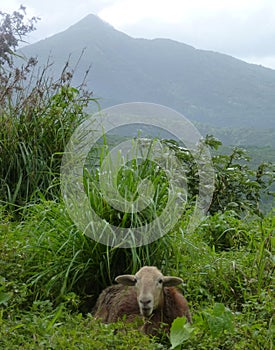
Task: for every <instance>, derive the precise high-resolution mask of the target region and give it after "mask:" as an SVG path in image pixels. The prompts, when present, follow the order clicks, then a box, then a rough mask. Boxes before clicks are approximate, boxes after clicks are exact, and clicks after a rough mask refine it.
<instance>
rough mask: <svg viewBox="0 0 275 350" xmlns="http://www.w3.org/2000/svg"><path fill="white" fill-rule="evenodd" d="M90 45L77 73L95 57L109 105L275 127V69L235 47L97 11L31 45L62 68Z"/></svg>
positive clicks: (96, 80) (93, 81)
mask: <svg viewBox="0 0 275 350" xmlns="http://www.w3.org/2000/svg"><path fill="white" fill-rule="evenodd" d="M84 48H85V51H84V53H83V56H82V58H81V60H80V63H79V64H78V68H77V70H76V81H81V79H82V78H83V75H84V73H85V71H86V70H87V68H88V67H89V66H90V65H91V71H90V76H89V80H88V87H89V88H90V89H91V90H92V91H94V96H96V97H101V100H100V104H101V106H102V107H106V106H110V105H114V104H117V103H122V102H133V101H147V102H154V103H160V104H163V105H166V106H169V107H172V108H174V109H176V110H177V111H179V112H180V113H182V114H184V115H185V116H186V117H187V118H189V119H191V120H193V121H197V122H199V123H204V124H208V125H210V126H212V127H231V128H243V127H249V128H257V129H259V128H262V129H268V128H275V70H272V69H268V68H264V67H262V66H258V65H253V64H248V63H245V62H243V61H241V60H238V59H236V58H233V57H231V56H228V55H224V54H220V53H217V52H212V51H205V50H199V49H196V48H194V47H192V46H189V45H186V44H183V43H180V42H177V41H173V40H169V39H153V40H147V39H137V38H132V37H130V36H128V35H126V34H124V33H122V32H120V31H118V30H116V29H114V28H113V27H112V26H110V25H109V24H108V23H106V22H104V21H102V20H101V19H100V18H98V17H97V16H95V15H88V16H87V17H85V18H84V19H82V20H81V21H80V22H78V23H76V24H74V25H72V26H71V27H69V28H68V29H67V30H65V31H64V32H61V33H58V34H56V35H53V36H52V37H49V38H47V39H44V40H41V41H39V42H37V43H35V44H32V45H29V46H26V47H25V48H24V49H23V51H24V54H25V55H27V56H37V57H38V59H39V62H40V64H43V63H45V62H46V61H47V60H48V58H49V56H50V59H51V61H53V62H54V74H58V73H60V71H61V69H62V67H63V66H64V63H65V62H66V61H67V59H68V57H69V56H70V62H71V65H72V66H74V64H75V63H76V62H77V61H78V59H79V56H80V55H81V52H82V51H83V49H84ZM57 72H58V73H57Z"/></svg>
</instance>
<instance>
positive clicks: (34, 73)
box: [0, 59, 95, 209]
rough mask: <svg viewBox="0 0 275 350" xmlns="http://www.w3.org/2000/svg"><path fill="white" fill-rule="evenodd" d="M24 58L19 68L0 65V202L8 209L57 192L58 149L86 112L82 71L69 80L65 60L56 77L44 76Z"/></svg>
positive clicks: (70, 71)
mask: <svg viewBox="0 0 275 350" xmlns="http://www.w3.org/2000/svg"><path fill="white" fill-rule="evenodd" d="M50 66H51V64H50V63H49V62H48V63H47V65H46V66H45V67H44V68H43V69H39V68H37V62H36V60H34V59H30V60H29V61H28V62H27V63H26V64H23V66H22V67H21V68H16V67H12V68H11V69H8V68H6V69H4V68H3V67H1V71H0V73H1V82H2V84H1V87H0V106H1V107H0V151H1V157H0V193H1V202H2V203H3V202H5V203H9V205H12V206H13V208H14V209H16V208H17V206H18V208H20V207H21V206H22V205H25V204H26V203H28V202H30V201H35V200H36V199H37V198H38V197H39V192H41V191H42V192H43V194H44V196H47V198H54V197H55V196H56V195H58V193H59V188H58V184H59V180H58V178H59V171H60V162H61V157H62V152H63V151H64V147H65V145H66V143H67V142H68V140H69V137H70V136H71V134H72V132H73V130H74V129H75V127H76V126H77V125H78V124H79V123H80V122H81V121H82V120H83V119H84V118H86V107H87V106H88V104H89V103H90V102H91V101H95V100H93V99H92V97H91V93H89V92H87V91H86V90H85V77H84V80H83V83H81V84H80V86H79V87H77V88H76V87H73V86H72V79H73V69H70V68H69V62H67V63H66V64H65V66H64V69H63V71H62V72H61V74H60V77H59V78H57V79H53V78H50V75H49V71H50Z"/></svg>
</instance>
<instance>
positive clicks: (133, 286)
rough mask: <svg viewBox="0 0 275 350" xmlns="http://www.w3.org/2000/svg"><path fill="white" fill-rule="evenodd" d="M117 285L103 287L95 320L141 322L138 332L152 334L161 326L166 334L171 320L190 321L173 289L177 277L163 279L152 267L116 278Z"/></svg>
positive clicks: (177, 294) (179, 295) (184, 305)
mask: <svg viewBox="0 0 275 350" xmlns="http://www.w3.org/2000/svg"><path fill="white" fill-rule="evenodd" d="M115 281H116V282H117V283H118V285H113V286H110V287H107V288H106V289H105V290H103V292H102V293H101V294H100V296H99V298H98V300H97V302H96V305H95V317H96V318H99V319H101V320H102V321H103V322H105V323H112V322H117V321H118V320H123V319H125V320H126V321H129V322H132V321H134V320H135V319H136V318H139V319H142V320H143V325H142V327H141V331H143V332H144V333H145V334H148V335H156V334H157V333H158V330H159V329H160V328H161V327H162V326H163V325H165V327H164V328H165V331H167V332H169V329H170V327H171V324H172V322H173V320H174V319H175V318H177V317H182V316H185V317H186V319H187V321H188V322H189V323H191V322H192V318H191V314H190V310H189V307H188V304H187V301H186V299H185V298H184V296H183V295H182V294H181V293H180V291H179V290H178V289H176V288H174V286H176V285H178V284H180V283H182V282H183V281H182V279H181V278H179V277H172V276H163V274H162V273H161V272H160V271H159V270H158V269H157V268H156V267H155V266H144V267H142V268H141V269H140V270H139V271H138V272H137V273H136V274H135V275H121V276H118V277H116V279H115Z"/></svg>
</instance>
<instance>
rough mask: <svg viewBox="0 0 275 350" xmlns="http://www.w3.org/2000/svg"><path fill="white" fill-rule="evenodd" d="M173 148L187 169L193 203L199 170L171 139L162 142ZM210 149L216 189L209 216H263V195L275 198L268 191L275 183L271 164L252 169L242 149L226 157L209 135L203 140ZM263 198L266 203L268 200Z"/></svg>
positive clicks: (273, 166)
mask: <svg viewBox="0 0 275 350" xmlns="http://www.w3.org/2000/svg"><path fill="white" fill-rule="evenodd" d="M165 142H166V144H167V145H169V146H170V147H171V149H173V150H174V151H175V153H176V155H177V157H178V158H179V159H181V160H182V162H183V164H184V165H185V166H186V165H187V168H188V169H189V171H188V173H187V178H188V185H189V186H188V191H189V193H188V194H189V201H191V202H192V201H194V200H195V198H196V196H197V195H198V183H199V175H198V167H197V163H196V160H195V159H194V157H193V156H192V154H191V153H190V152H189V150H187V149H185V148H182V147H180V146H179V145H178V144H177V142H175V141H173V140H167V141H165ZM203 142H204V143H205V145H207V146H208V147H210V148H211V149H212V150H213V152H214V155H213V156H212V162H213V169H214V171H215V189H214V193H213V198H212V202H211V205H210V207H209V212H210V213H211V214H213V213H217V212H224V211H226V210H234V211H235V212H236V213H237V214H239V215H241V214H244V213H247V212H252V213H254V214H257V215H262V212H263V207H262V198H263V194H265V195H266V196H267V197H268V196H269V197H270V198H273V199H274V193H273V192H272V191H271V189H272V185H274V180H275V165H274V163H266V162H261V163H260V164H258V165H257V167H256V168H255V167H254V166H249V161H250V158H249V157H248V156H247V154H246V151H245V150H244V149H242V148H237V147H235V148H233V149H232V150H230V152H229V154H226V153H225V154H224V153H218V149H219V147H220V146H221V145H222V143H221V142H220V141H219V140H217V139H216V138H215V137H213V136H211V135H207V136H206V138H205V140H204V141H203ZM267 197H265V200H267Z"/></svg>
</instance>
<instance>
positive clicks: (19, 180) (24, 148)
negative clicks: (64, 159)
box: [0, 17, 275, 350]
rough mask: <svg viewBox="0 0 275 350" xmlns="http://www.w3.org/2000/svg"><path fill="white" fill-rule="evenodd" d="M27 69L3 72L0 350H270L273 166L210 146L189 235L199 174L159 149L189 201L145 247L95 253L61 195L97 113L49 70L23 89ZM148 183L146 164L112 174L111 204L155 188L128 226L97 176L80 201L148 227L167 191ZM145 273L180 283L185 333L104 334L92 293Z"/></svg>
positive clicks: (181, 153) (150, 167) (119, 326)
mask: <svg viewBox="0 0 275 350" xmlns="http://www.w3.org/2000/svg"><path fill="white" fill-rule="evenodd" d="M22 19H23V18H22V17H21V20H22ZM0 23H1V22H0ZM31 28H32V27H30V30H31ZM0 29H1V30H2V31H3V28H2V27H1V25H0ZM0 44H1V41H0ZM1 52H4V53H5V54H6V53H7V51H1V50H0V55H1ZM12 57H13V56H9V58H10V59H12ZM1 58H2V59H4V60H5V55H4V54H3V55H2V56H1ZM29 62H30V61H28V62H27V63H26V64H25V65H24V67H22V70H21V71H20V72H21V73H20V76H19V80H17V79H18V75H17V74H18V71H16V70H15V68H14V67H13V64H12V60H9V61H8V63H9V64H7V66H1V68H0V73H1V82H2V84H1V87H0V98H1V101H2V102H1V114H0V118H1V119H0V123H1V128H0V165H1V167H0V348H1V349H7V350H8V349H58V350H59V349H169V348H173V349H181V348H182V349H190V350H191V349H199V350H201V349H211V350H212V349H214V350H215V349H228V350H229V349H230V350H231V349H236V350H237V349H238V350H239V349H253V350H254V349H267V350H271V349H273V348H274V343H275V340H274V335H275V323H274V322H275V319H274V295H275V283H274V282H275V281H274V276H275V237H274V233H275V215H274V213H275V212H274V209H273V210H272V209H271V210H270V206H269V209H268V210H267V208H266V207H262V200H263V198H267V197H268V198H269V199H268V200H269V203H274V202H272V198H273V200H274V194H272V185H273V186H274V164H272V163H260V164H254V163H251V162H250V161H249V159H246V154H245V153H244V151H243V150H241V149H237V148H235V149H233V150H229V151H228V152H226V153H221V152H220V148H219V147H220V146H221V145H220V142H219V141H217V140H216V139H215V138H213V137H210V136H209V137H207V138H206V139H205V142H206V143H207V144H208V145H209V147H211V149H212V151H213V166H214V168H215V171H216V178H215V191H214V197H213V201H212V203H211V206H210V210H209V214H208V215H207V216H206V217H205V218H204V220H203V221H202V222H201V224H200V225H199V226H198V227H197V228H196V229H195V230H194V231H193V232H192V233H190V232H188V231H187V226H188V223H189V220H190V218H191V217H192V213H193V206H194V201H195V198H196V194H197V182H198V175H197V167H196V163H195V162H194V159H193V158H192V156H191V155H190V153H189V152H188V151H186V150H184V149H182V148H181V147H179V146H178V145H177V144H176V142H174V141H172V140H165V141H163V142H165V144H166V145H168V146H169V147H170V148H171V149H173V150H174V151H175V154H176V155H177V157H178V159H180V160H181V161H182V163H183V164H184V165H185V167H187V168H188V169H189V171H188V173H187V178H188V184H189V186H188V195H189V198H188V199H189V201H188V205H187V208H186V211H185V212H184V214H183V216H182V218H181V219H180V220H179V221H178V223H177V224H176V226H175V227H174V229H173V230H172V231H170V232H169V233H168V234H166V235H165V236H164V237H162V238H161V239H159V240H157V241H155V242H153V243H151V244H149V245H146V246H142V247H138V248H131V249H120V248H117V247H108V246H105V245H102V244H99V243H97V242H95V241H93V240H91V239H90V238H88V237H87V236H85V235H84V234H83V232H81V231H80V230H79V229H78V228H77V227H76V226H75V224H74V223H73V222H72V220H71V219H70V217H69V215H68V213H67V212H66V208H65V206H64V203H63V200H62V197H61V195H60V183H59V169H60V162H61V156H62V152H63V151H64V146H65V144H66V142H67V140H68V138H69V137H70V135H71V133H72V132H73V130H74V128H75V127H76V126H77V125H78V124H79V123H80V122H81V121H82V120H83V119H84V118H85V117H86V112H85V111H86V109H85V108H86V106H87V105H88V103H89V102H92V103H93V104H94V105H95V106H97V105H96V102H97V101H95V100H93V99H91V95H90V94H89V93H87V92H85V89H84V86H83V85H81V86H79V87H74V86H73V85H72V75H71V74H72V73H71V72H70V71H69V70H67V68H68V67H67V66H66V69H65V70H63V72H62V74H61V77H60V79H59V80H58V81H56V82H55V83H56V84H55V83H54V82H53V81H51V80H49V79H48V78H47V74H46V73H47V70H46V71H43V72H41V75H39V76H38V78H37V80H35V82H34V84H30V85H28V84H27V86H26V85H25V83H24V82H25V81H26V79H27V80H28V79H29V77H30V76H32V77H33V79H35V78H34V77H35V76H36V77H37V75H33V70H32V69H30V70H29V67H30V66H29V64H30V63H29ZM26 67H27V68H26ZM31 67H34V68H35V67H36V64H35V63H34V62H33V64H32V66H31ZM16 96H19V97H20V98H18V99H16V98H15V97H16ZM105 146H106V145H105V144H104V143H103V144H102V150H100V152H102V153H99V155H100V154H104V152H105V151H106V147H105ZM98 164H99V165H100V164H102V159H101V158H100V157H99V163H98ZM145 164H146V166H144V165H145ZM131 169H132V171H130V170H131ZM156 171H157V168H156V166H155V165H154V163H153V162H147V163H146V160H145V163H144V162H141V163H140V164H137V163H135V162H129V163H128V164H127V167H125V168H124V169H122V170H121V171H120V173H119V176H120V178H119V179H120V186H121V187H120V193H121V194H122V195H123V196H125V197H126V198H131V197H129V196H131V195H133V194H135V192H136V189H137V182H138V180H139V178H140V177H141V174H143V176H144V177H148V176H151V179H154V180H155V182H154V188H155V192H157V193H158V195H157V196H156V197H155V200H156V201H157V203H158V206H157V208H156V206H151V207H149V208H148V210H147V211H145V212H143V213H141V214H140V216H137V217H136V221H134V222H131V217H129V215H128V214H127V215H126V214H125V215H124V216H120V213H119V212H118V211H116V210H115V209H113V208H112V207H111V206H108V205H106V203H105V201H104V196H103V195H102V193H100V190H99V188H98V178H97V176H96V172H95V173H93V172H92V171H91V169H89V171H88V169H85V171H84V174H86V178H85V181H86V182H85V185H86V190H87V194H89V195H91V190H94V192H93V193H94V195H93V196H91V205H93V206H94V208H96V209H97V213H98V215H99V216H100V217H102V218H107V219H108V220H109V221H110V222H111V223H113V224H118V223H121V225H122V226H123V227H129V226H130V225H133V226H134V225H137V224H138V223H139V222H142V223H144V222H147V221H150V219H151V218H152V217H154V216H155V215H158V211H157V210H162V208H163V207H165V205H166V203H167V201H166V200H167V191H166V189H167V182H166V181H167V179H166V178H165V176H164V173H163V172H161V171H160V172H159V173H156ZM163 180H164V181H163ZM93 186H94V187H93ZM157 190H159V191H157ZM263 194H264V195H265V197H263ZM93 201H94V202H93ZM145 264H148V265H157V266H158V267H159V268H160V269H161V270H162V271H163V272H164V273H165V274H174V275H178V276H181V277H182V278H183V279H184V281H185V283H184V285H183V287H182V288H183V292H184V294H185V296H186V298H187V300H188V301H189V303H190V308H191V311H192V315H193V321H194V322H193V324H192V325H188V324H186V322H185V319H181V318H179V319H177V320H176V321H175V322H174V324H173V326H172V329H171V333H170V335H167V334H163V333H160V335H159V337H155V338H149V337H147V336H145V335H143V334H141V333H140V332H139V331H138V330H137V325H135V324H124V323H123V322H119V323H116V324H111V325H104V324H102V323H101V322H99V321H98V320H95V319H94V318H93V316H92V310H93V306H94V303H95V300H96V298H97V296H98V295H99V293H100V291H101V290H102V289H103V288H105V287H106V286H108V285H110V284H111V283H113V281H114V278H115V276H117V275H118V274H121V273H133V272H135V271H136V270H137V269H139V267H141V266H142V265H145Z"/></svg>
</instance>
